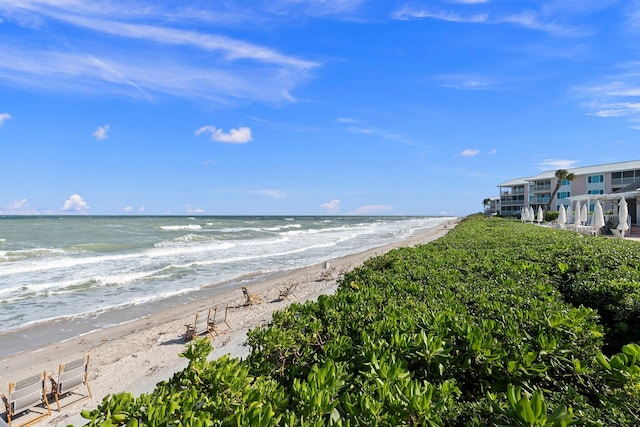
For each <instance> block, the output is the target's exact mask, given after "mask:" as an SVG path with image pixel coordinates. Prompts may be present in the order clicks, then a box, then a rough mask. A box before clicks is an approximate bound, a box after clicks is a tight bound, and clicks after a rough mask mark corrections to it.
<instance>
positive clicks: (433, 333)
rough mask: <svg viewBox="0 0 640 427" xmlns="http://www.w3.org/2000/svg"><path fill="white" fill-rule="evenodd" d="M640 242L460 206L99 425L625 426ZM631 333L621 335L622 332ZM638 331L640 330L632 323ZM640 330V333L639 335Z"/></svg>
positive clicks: (632, 414) (639, 351) (117, 408)
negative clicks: (444, 224) (244, 352)
mask: <svg viewBox="0 0 640 427" xmlns="http://www.w3.org/2000/svg"><path fill="white" fill-rule="evenodd" d="M638 265H640V246H638V245H637V243H636V242H628V241H621V240H619V239H603V238H598V237H588V236H583V235H580V234H577V233H571V232H567V231H561V230H555V229H550V228H544V227H534V226H531V225H529V224H521V223H519V222H515V221H509V220H505V219H499V218H484V217H481V216H475V217H473V218H469V219H466V220H465V221H463V222H462V223H460V224H459V225H458V226H457V227H456V228H455V229H453V230H451V231H450V232H449V233H448V234H447V235H446V236H445V237H443V238H441V239H438V240H437V241H434V242H432V243H430V244H428V245H422V246H418V247H414V248H402V249H398V250H395V251H392V252H390V253H388V254H386V255H384V256H380V257H376V258H372V259H369V260H368V261H367V262H365V263H364V264H363V265H362V266H361V267H360V268H357V269H356V270H353V271H351V272H349V273H347V274H346V275H345V276H344V279H343V281H342V283H341V285H340V287H339V289H338V291H337V292H336V294H335V295H332V296H321V297H320V298H318V301H317V302H313V303H312V302H308V303H305V304H292V305H291V306H289V307H288V308H287V309H285V310H282V311H280V312H277V313H275V314H274V316H273V320H272V323H271V324H270V325H268V326H265V327H260V328H256V329H253V330H251V331H250V332H249V335H248V342H247V343H248V345H249V346H250V347H251V353H250V355H249V357H248V358H247V359H246V360H244V361H238V360H236V359H229V358H222V359H219V360H215V361H207V359H206V354H207V352H208V351H210V345H209V344H208V342H207V341H202V340H200V341H197V342H196V343H195V344H193V345H192V346H191V347H189V348H188V349H187V351H186V352H185V354H184V356H185V357H187V358H188V359H189V361H190V363H189V367H188V368H187V369H186V370H185V371H183V372H180V373H178V374H176V375H175V376H174V377H173V378H172V379H171V380H170V381H168V382H166V383H161V384H159V385H158V387H157V388H156V390H154V392H153V393H151V394H148V395H142V396H140V397H139V398H138V399H133V398H131V396H130V395H128V394H121V395H116V396H112V397H109V398H107V399H105V400H104V401H103V403H102V405H101V406H100V407H98V409H96V410H94V411H91V412H87V413H85V415H86V416H87V417H88V418H89V419H90V420H91V422H90V425H99V424H102V423H105V422H106V423H111V424H116V425H117V424H127V423H129V424H135V423H140V424H145V425H151V424H154V425H159V424H162V425H184V426H187V425H189V426H190V425H213V426H236V425H263V426H275V425H278V426H294V425H295V426H372V425H378V426H398V425H429V426H488V425H514V426H567V425H584V426H616V425H620V426H623V425H625V426H630V425H638V423H639V420H638V412H637V408H638V407H640V346H638V345H636V344H634V343H632V342H631V341H630V340H629V339H627V340H626V341H625V338H634V337H636V336H637V333H638V330H639V326H640V324H639V321H640V320H639V319H640V316H638V314H639V313H640V307H639V303H638V301H639V299H640V285H639V284H640V270H639V269H638V268H637V266H638ZM621 331H623V332H624V333H622V332H621ZM634 334H635V335H634ZM634 339H635V338H634Z"/></svg>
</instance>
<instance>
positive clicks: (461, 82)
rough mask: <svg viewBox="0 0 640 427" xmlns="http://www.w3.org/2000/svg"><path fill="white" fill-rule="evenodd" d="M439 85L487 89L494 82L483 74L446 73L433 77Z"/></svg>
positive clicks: (454, 87) (463, 88)
mask: <svg viewBox="0 0 640 427" xmlns="http://www.w3.org/2000/svg"><path fill="white" fill-rule="evenodd" d="M435 80H436V81H437V82H439V84H440V86H442V87H447V88H452V89H461V90H487V89H491V88H492V87H493V86H494V82H493V81H492V80H491V79H489V78H487V77H484V76H480V75H472V74H468V75H465V74H448V75H442V76H437V77H435Z"/></svg>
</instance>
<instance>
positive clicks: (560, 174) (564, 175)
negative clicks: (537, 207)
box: [547, 169, 576, 211]
mask: <svg viewBox="0 0 640 427" xmlns="http://www.w3.org/2000/svg"><path fill="white" fill-rule="evenodd" d="M555 175H556V187H555V188H554V189H553V192H552V193H551V197H549V203H548V204H547V211H550V210H551V202H552V201H553V198H554V197H556V193H557V192H558V190H559V189H560V186H561V185H562V181H564V180H567V181H573V180H574V179H575V178H576V176H575V175H574V174H572V173H569V172H568V171H567V170H565V169H558V170H557V171H556V173H555Z"/></svg>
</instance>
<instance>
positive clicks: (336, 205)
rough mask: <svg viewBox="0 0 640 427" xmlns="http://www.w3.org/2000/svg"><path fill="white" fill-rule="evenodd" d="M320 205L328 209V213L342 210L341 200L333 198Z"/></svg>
mask: <svg viewBox="0 0 640 427" xmlns="http://www.w3.org/2000/svg"><path fill="white" fill-rule="evenodd" d="M320 207H321V208H323V209H324V210H326V211H327V212H328V213H336V212H338V211H339V210H340V200H338V199H333V200H331V201H329V202H327V203H323V204H321V205H320Z"/></svg>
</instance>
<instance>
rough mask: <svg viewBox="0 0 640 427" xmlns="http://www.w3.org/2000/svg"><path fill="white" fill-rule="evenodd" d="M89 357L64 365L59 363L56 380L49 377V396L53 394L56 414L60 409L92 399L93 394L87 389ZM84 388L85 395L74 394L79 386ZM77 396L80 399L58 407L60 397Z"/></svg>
mask: <svg viewBox="0 0 640 427" xmlns="http://www.w3.org/2000/svg"><path fill="white" fill-rule="evenodd" d="M88 371H89V355H87V356H85V357H83V358H81V359H76V360H72V361H69V362H67V363H66V364H65V363H61V364H60V366H59V368H58V378H57V379H56V378H53V376H52V375H50V376H49V381H51V394H53V397H54V399H55V400H56V404H57V406H58V412H60V409H61V408H66V407H67V406H70V405H73V404H75V403H78V402H82V401H84V400H87V399H92V398H93V394H92V393H91V388H90V387H89V373H88ZM83 385H84V386H85V387H86V389H87V393H88V394H87V395H83V394H79V393H76V390H77V389H78V388H80V387H81V386H83ZM74 393H75V394H79V395H80V398H79V399H75V400H73V401H71V402H69V403H66V404H64V405H62V406H61V405H60V399H61V398H62V396H65V395H68V394H74Z"/></svg>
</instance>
